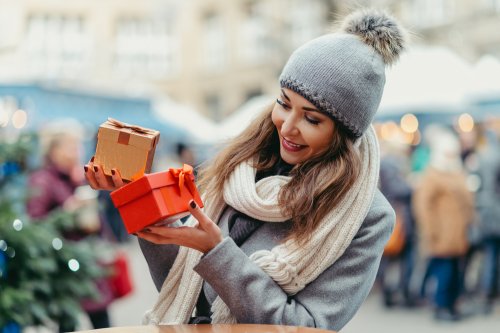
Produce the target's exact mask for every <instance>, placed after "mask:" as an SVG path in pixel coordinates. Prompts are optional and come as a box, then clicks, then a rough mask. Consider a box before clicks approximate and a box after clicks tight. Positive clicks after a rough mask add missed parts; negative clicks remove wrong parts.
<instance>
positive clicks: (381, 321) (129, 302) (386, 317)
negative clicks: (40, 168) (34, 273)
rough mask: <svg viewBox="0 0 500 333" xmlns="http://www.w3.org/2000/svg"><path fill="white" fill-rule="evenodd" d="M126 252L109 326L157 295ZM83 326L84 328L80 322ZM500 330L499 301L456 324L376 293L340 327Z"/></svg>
mask: <svg viewBox="0 0 500 333" xmlns="http://www.w3.org/2000/svg"><path fill="white" fill-rule="evenodd" d="M126 250H127V252H128V253H129V254H130V258H131V261H132V268H133V276H134V280H135V286H136V289H135V292H134V294H133V295H130V296H128V297H127V298H124V299H122V300H119V301H116V302H115V303H114V304H113V305H112V307H111V316H112V321H113V326H133V325H139V324H140V323H141V318H142V315H143V313H144V312H145V311H146V310H147V309H149V307H151V305H152V304H153V303H154V301H155V297H156V295H157V292H156V289H155V288H154V286H153V283H152V281H151V278H150V276H149V271H148V269H147V266H146V263H145V261H144V258H143V257H142V255H141V253H140V250H139V248H138V245H137V241H136V240H135V239H134V240H133V241H132V242H131V244H128V245H127V246H126ZM83 328H88V327H86V325H85V323H84V327H82V329H83ZM402 331H403V332H408V333H412V332H419V333H421V332H426V333H441V332H453V333H462V332H464V333H465V332H467V333H470V332H482V333H483V332H484V333H488V332H497V333H498V332H500V304H497V306H496V308H495V311H494V313H493V314H491V315H489V316H482V315H481V316H474V317H471V318H469V319H466V320H464V321H461V322H458V323H437V322H435V321H434V320H433V319H432V314H431V312H430V310H429V309H427V308H417V309H411V310H408V309H394V310H390V311H388V310H386V309H384V308H383V307H382V306H380V299H379V297H378V295H377V294H376V293H373V294H372V295H370V297H369V298H368V299H367V301H366V302H365V303H364V304H363V306H362V307H361V309H360V311H359V312H358V313H357V315H356V316H355V317H354V319H353V320H352V321H351V322H350V323H349V324H348V325H347V326H346V327H345V328H344V329H343V330H342V332H344V333H359V332H370V333H379V332H380V333H382V332H383V333H391V332H394V333H396V332H397V333H400V332H402Z"/></svg>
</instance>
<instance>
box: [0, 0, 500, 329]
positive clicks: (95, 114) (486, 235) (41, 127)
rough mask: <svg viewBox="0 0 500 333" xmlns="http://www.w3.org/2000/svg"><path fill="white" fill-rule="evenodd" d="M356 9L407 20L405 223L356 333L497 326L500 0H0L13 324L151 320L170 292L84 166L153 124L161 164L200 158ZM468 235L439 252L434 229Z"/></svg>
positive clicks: (399, 193)
mask: <svg viewBox="0 0 500 333" xmlns="http://www.w3.org/2000/svg"><path fill="white" fill-rule="evenodd" d="M360 7H377V8H384V9H388V10H389V11H390V12H392V13H393V15H394V16H395V17H396V18H397V19H399V20H400V21H401V22H402V24H403V25H404V26H405V27H407V28H408V29H409V30H410V32H411V36H410V47H409V50H408V52H406V53H405V54H403V56H402V57H401V60H400V61H399V63H398V64H396V65H395V66H393V68H388V69H387V83H386V88H385V92H384V95H383V98H382V102H381V105H380V108H379V111H378V113H377V115H376V119H375V122H374V126H375V128H376V130H377V133H378V135H379V140H380V144H381V151H382V165H381V184H380V188H381V190H382V192H384V194H386V196H387V197H388V199H389V201H390V202H391V204H393V206H394V207H395V210H396V213H397V215H398V221H400V222H401V225H403V227H402V228H401V229H402V230H403V231H402V233H401V236H399V238H397V235H394V242H395V243H399V245H396V246H395V248H391V249H387V252H386V254H385V255H384V258H383V260H382V264H381V269H380V272H379V276H378V279H377V282H376V284H375V285H374V288H373V290H372V293H371V294H370V296H369V298H368V300H367V301H366V303H365V304H364V305H363V307H362V308H361V310H360V312H359V313H358V314H357V315H356V316H355V318H354V319H353V320H352V321H351V322H350V323H349V324H348V325H347V326H346V328H345V329H344V331H345V332H358V331H360V330H365V331H366V330H370V331H372V332H382V331H383V332H391V331H399V330H401V329H403V328H404V329H405V330H407V331H409V332H411V331H412V330H414V331H417V330H419V331H421V330H426V331H429V332H441V331H449V330H451V329H453V330H454V331H458V332H460V331H464V332H465V331H470V330H471V329H472V330H482V331H484V332H493V331H497V330H498V328H499V327H500V306H499V305H498V290H499V284H500V278H499V265H500V263H499V255H500V212H499V211H498V207H496V206H498V202H499V201H498V200H500V157H499V154H500V148H499V146H498V138H499V135H500V34H498V33H495V32H494V31H499V30H500V0H474V1H473V0H400V1H391V0H373V1H363V0H358V1H334V0H308V1H306V0H267V1H264V0H232V1H231V0H205V1H201V0H184V1H174V0H141V1H137V0H100V1H95V0H73V1H63V0H45V1H35V0H16V1H12V0H0V332H2V333H3V332H19V331H25V332H30V331H36V332H45V331H49V332H50V331H58V330H61V329H62V328H63V327H66V328H67V330H72V329H89V328H92V327H98V326H99V325H101V326H106V325H112V326H125V325H138V324H140V321H141V317H142V314H143V313H144V312H145V311H146V310H147V309H149V307H150V306H151V305H152V304H153V302H154V300H155V299H156V295H157V293H156V290H155V289H154V286H153V284H152V281H151V279H150V276H149V272H148V269H147V266H146V263H145V262H144V259H143V258H142V256H141V254H140V251H139V249H138V245H137V240H136V239H135V238H133V237H132V238H131V237H129V236H128V235H127V234H126V232H125V231H124V229H123V227H122V225H121V221H120V218H119V216H118V215H117V212H116V210H115V209H114V208H113V207H112V204H110V200H109V195H107V193H99V194H98V195H96V194H95V191H94V192H93V191H88V188H86V187H85V186H84V183H83V179H82V176H83V165H84V164H85V163H86V161H88V160H89V159H90V158H91V157H92V155H93V154H94V151H95V144H96V141H95V140H96V139H95V138H96V133H97V129H98V127H99V125H100V124H101V123H103V122H104V121H106V119H107V118H108V117H112V118H116V119H118V120H121V121H124V122H127V123H131V124H135V125H140V126H144V127H148V128H153V129H156V130H159V131H160V132H161V138H160V142H159V144H158V146H157V148H156V154H155V164H154V167H153V169H154V170H153V171H159V170H165V169H168V168H170V167H176V166H178V165H179V164H180V162H188V163H190V164H192V165H198V164H200V163H202V162H203V161H205V160H206V159H208V158H210V157H211V156H213V154H214V153H215V152H216V151H217V149H218V148H219V147H220V144H221V143H223V142H224V140H228V139H230V138H231V136H234V135H235V134H237V133H239V132H240V131H241V130H242V129H243V128H244V127H245V126H246V125H247V124H248V123H249V121H250V120H251V119H252V117H254V116H255V115H257V114H258V113H259V110H260V109H261V108H263V107H264V106H266V105H268V104H270V103H272V102H273V100H274V98H275V97H276V95H277V93H278V92H279V85H278V81H277V78H278V75H279V73H280V71H281V69H282V66H283V65H284V63H285V62H286V60H287V59H288V57H289V55H290V54H291V52H292V51H293V50H294V49H295V48H297V47H298V46H300V45H301V44H302V43H304V42H306V41H308V40H309V39H311V38H314V37H316V36H319V35H321V34H324V33H326V32H328V31H331V30H332V23H333V22H335V21H337V20H339V19H341V18H342V17H343V16H344V15H345V14H346V13H348V12H350V11H352V10H353V9H357V8H360ZM332 56H334V55H332ZM58 163H62V164H60V165H64V168H66V170H67V172H65V174H64V177H63V178H64V179H62V180H61V177H59V176H60V172H59V171H60V170H61V168H63V167H62V166H61V167H58V168H56V169H57V171H55V168H54V167H55V166H56V165H59V164H58ZM75 170H77V171H75ZM436 170H437V171H439V172H441V174H440V175H441V176H438V177H437V178H433V176H435V174H433V172H434V173H435V171H436ZM51 177H56V178H51ZM40 184H41V185H40ZM35 185H40V186H45V188H46V190H45V191H46V192H43V191H42V193H33V189H34V188H35ZM54 188H57V190H56V191H55V192H57V193H56V194H51V195H54V196H55V197H57V198H56V199H57V200H56V203H53V204H51V205H49V206H50V207H49V206H46V207H44V208H43V207H42V205H43V204H46V205H47V203H46V201H47V200H45V201H44V198H45V199H46V198H47V196H48V194H47V193H49V191H52V190H54ZM52 192H53V191H52ZM52 192H50V193H52ZM68 198H69V199H70V200H68ZM397 229H398V228H397ZM398 230H399V229H398ZM456 230H459V231H460V232H458V234H459V236H457V237H445V238H446V239H444V240H442V242H444V244H445V245H443V246H445V247H446V246H448V247H452V248H453V246H454V245H455V246H456V245H457V244H458V243H460V244H461V245H460V246H459V247H458V249H452V250H450V251H451V252H452V253H453V255H452V256H451V257H449V258H447V260H445V261H444V262H443V261H442V260H440V258H441V255H440V253H439V251H438V250H436V244H432V242H431V243H429V242H425V241H423V240H424V239H427V238H428V237H427V236H428V235H429V233H432V232H436V233H438V234H444V235H451V234H457V232H455V231H456ZM396 238H397V239H396ZM431 238H432V237H431ZM103 257H104V258H107V259H106V260H103V259H102V258H103ZM124 258H125V259H124ZM448 259H449V260H448ZM123 262H125V266H126V267H125V272H128V273H129V280H128V281H122V282H116V281H114V284H118V285H120V286H125V289H124V291H122V292H121V293H120V292H117V291H116V290H111V291H110V290H109V288H108V287H109V286H108V287H106V286H105V285H106V283H108V282H109V281H108V280H109V279H107V278H103V277H106V276H107V275H106V274H105V273H106V272H107V271H108V270H109V268H110V267H112V268H114V269H123ZM117 267H122V268H117ZM103 272H104V273H103ZM103 281H105V282H106V283H104V284H103V283H101V282H103ZM127 283H129V284H130V285H129V288H127ZM108 284H109V283H108ZM103 295H104V296H105V297H104V296H103ZM86 298H90V299H91V301H88V300H87V301H82V299H86ZM440 308H445V310H449V311H444V312H440V311H437V310H436V309H440ZM494 328H495V329H494ZM2 330H3V331H2Z"/></svg>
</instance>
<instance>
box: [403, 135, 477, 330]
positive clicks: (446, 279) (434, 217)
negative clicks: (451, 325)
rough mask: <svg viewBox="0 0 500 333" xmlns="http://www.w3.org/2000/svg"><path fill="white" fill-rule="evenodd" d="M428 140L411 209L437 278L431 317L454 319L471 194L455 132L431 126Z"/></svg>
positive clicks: (471, 214)
mask: <svg viewBox="0 0 500 333" xmlns="http://www.w3.org/2000/svg"><path fill="white" fill-rule="evenodd" d="M429 142H430V152H431V154H430V160H429V165H428V167H427V168H426V170H425V171H424V173H423V175H422V177H421V179H420V180H419V183H418V186H417V188H416V189H415V192H414V196H413V211H414V216H415V218H416V223H417V230H418V233H419V236H420V240H421V247H420V249H421V254H422V255H424V256H427V258H428V270H427V273H428V275H429V279H430V278H431V277H434V278H435V279H436V282H437V287H436V290H435V294H434V306H435V318H436V319H437V320H450V321H455V320H459V319H460V313H459V311H458V309H457V300H458V298H459V296H460V291H461V290H462V287H461V283H462V281H463V278H462V276H461V272H462V270H461V265H463V260H464V258H465V254H466V253H467V250H468V247H469V244H468V238H467V232H468V228H469V225H470V224H471V223H473V222H474V215H475V214H474V209H475V208H474V205H475V204H474V196H473V194H472V193H471V192H470V191H469V189H468V187H467V182H466V174H465V172H464V168H463V165H462V160H461V157H460V144H459V141H458V139H457V138H456V136H455V135H454V134H453V133H452V132H451V131H449V130H447V129H445V128H441V129H433V132H432V138H431V140H429ZM426 282H428V281H426Z"/></svg>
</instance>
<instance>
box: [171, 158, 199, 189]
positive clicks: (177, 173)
mask: <svg viewBox="0 0 500 333" xmlns="http://www.w3.org/2000/svg"><path fill="white" fill-rule="evenodd" d="M168 171H169V172H170V173H171V174H172V176H174V177H175V178H178V179H179V190H180V191H182V190H183V189H184V182H185V178H186V175H192V174H193V167H192V166H190V165H189V164H184V165H183V166H182V168H181V169H173V168H171V169H169V170H168Z"/></svg>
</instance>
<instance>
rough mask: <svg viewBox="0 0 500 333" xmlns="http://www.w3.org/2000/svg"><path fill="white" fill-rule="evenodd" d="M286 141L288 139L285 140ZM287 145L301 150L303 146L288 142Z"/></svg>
mask: <svg viewBox="0 0 500 333" xmlns="http://www.w3.org/2000/svg"><path fill="white" fill-rule="evenodd" d="M285 140H286V139H285ZM286 143H288V144H289V145H290V146H292V147H295V148H300V147H301V146H302V145H297V144H295V143H291V142H290V141H288V140H286Z"/></svg>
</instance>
